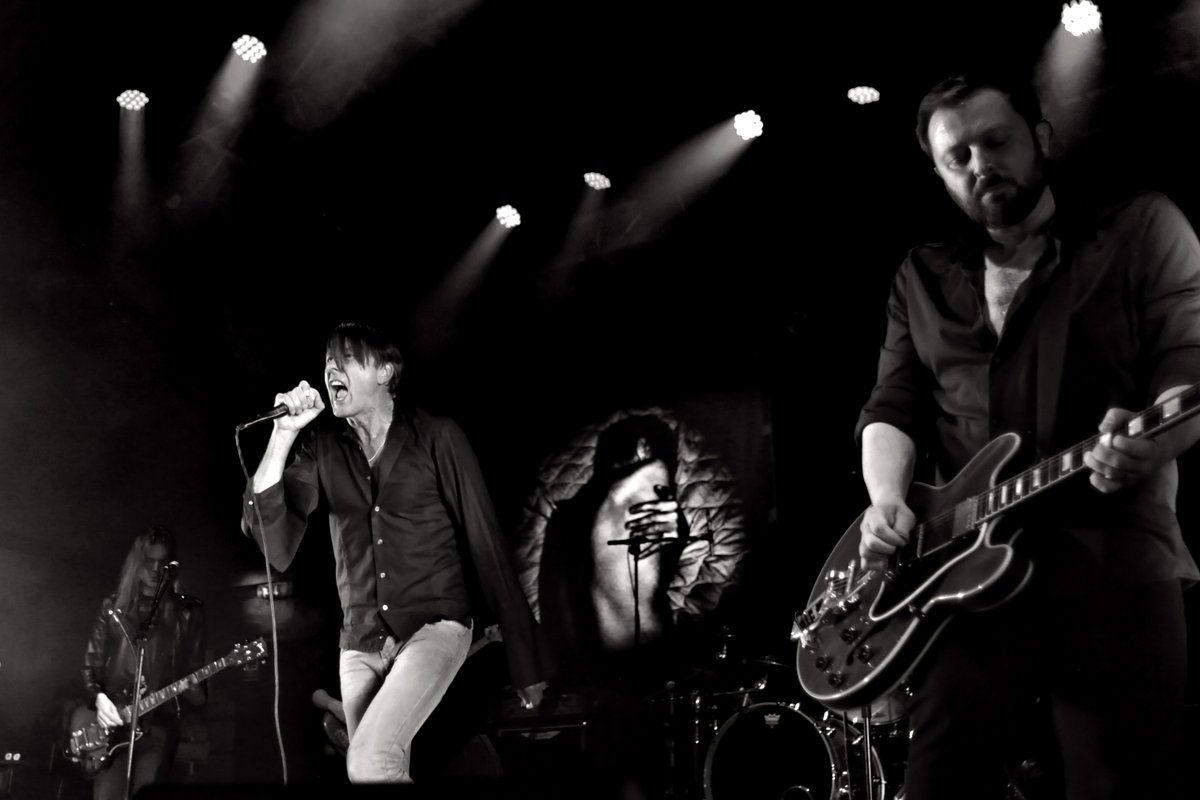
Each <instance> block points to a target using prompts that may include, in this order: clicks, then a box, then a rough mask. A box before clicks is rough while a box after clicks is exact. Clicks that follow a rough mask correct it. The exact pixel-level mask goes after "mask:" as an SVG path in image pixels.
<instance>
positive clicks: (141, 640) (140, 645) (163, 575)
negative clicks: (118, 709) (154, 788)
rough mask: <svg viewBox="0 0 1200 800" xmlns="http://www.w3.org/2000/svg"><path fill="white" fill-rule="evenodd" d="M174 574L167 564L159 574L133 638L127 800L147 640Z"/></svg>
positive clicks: (171, 566) (130, 783)
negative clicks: (134, 664)
mask: <svg viewBox="0 0 1200 800" xmlns="http://www.w3.org/2000/svg"><path fill="white" fill-rule="evenodd" d="M174 572H175V567H174V565H173V564H167V565H165V566H164V567H163V569H162V572H160V573H159V574H158V588H157V589H156V590H155V591H154V604H153V605H151V606H150V613H149V614H147V615H146V618H145V619H144V620H142V624H141V625H139V626H138V630H137V635H136V636H134V637H133V643H134V646H135V647H136V648H137V668H136V669H135V670H134V674H133V702H132V703H131V704H130V705H129V752H128V753H127V754H126V755H127V758H126V759H125V800H129V797H130V791H131V790H132V788H133V786H132V782H133V745H134V742H136V741H137V734H138V718H139V716H140V715H139V714H138V710H139V707H140V705H141V700H142V692H141V688H142V665H143V663H144V661H145V657H146V640H147V639H149V638H150V633H151V631H153V630H154V623H155V621H156V618H157V615H158V605H159V603H161V602H162V598H163V595H164V594H166V592H167V589H168V587H170V585H171V577H172V576H173V575H174Z"/></svg>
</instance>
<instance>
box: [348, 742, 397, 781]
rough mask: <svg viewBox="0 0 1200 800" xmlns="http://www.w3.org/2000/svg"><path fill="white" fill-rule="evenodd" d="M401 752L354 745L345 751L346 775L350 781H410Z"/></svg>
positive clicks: (351, 744)
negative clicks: (380, 750) (382, 750)
mask: <svg viewBox="0 0 1200 800" xmlns="http://www.w3.org/2000/svg"><path fill="white" fill-rule="evenodd" d="M404 755H405V754H404V753H403V752H382V753H381V752H379V751H378V750H372V749H371V748H367V747H361V746H360V747H355V746H354V741H353V740H351V742H350V748H349V750H347V751H346V777H348V778H349V779H350V782H351V783H411V782H412V779H411V778H409V776H408V768H407V765H406V764H405V763H404V761H405V759H404Z"/></svg>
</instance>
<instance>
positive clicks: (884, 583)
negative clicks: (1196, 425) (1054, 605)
mask: <svg viewBox="0 0 1200 800" xmlns="http://www.w3.org/2000/svg"><path fill="white" fill-rule="evenodd" d="M1197 411H1200V384H1196V385H1194V386H1190V387H1188V388H1187V389H1185V390H1184V391H1183V392H1182V393H1180V394H1178V395H1176V396H1174V397H1172V398H1170V399H1168V400H1165V401H1163V402H1162V403H1159V404H1157V405H1155V406H1153V407H1151V408H1149V409H1147V410H1145V411H1143V412H1141V413H1140V414H1137V415H1135V416H1133V417H1131V418H1130V419H1129V420H1128V421H1127V422H1126V423H1125V424H1124V426H1123V427H1122V428H1120V429H1118V430H1117V431H1116V433H1118V434H1120V435H1123V436H1127V437H1130V438H1142V437H1150V436H1156V435H1158V434H1160V433H1162V432H1164V431H1165V430H1167V429H1168V428H1171V427H1173V426H1175V425H1177V424H1178V423H1180V422H1182V421H1183V420H1185V419H1187V418H1188V417H1190V416H1192V415H1193V414H1195V413H1196V412H1197ZM1099 438H1100V437H1099V436H1093V437H1091V438H1090V439H1088V440H1087V441H1085V442H1082V443H1081V444H1078V445H1076V446H1074V447H1071V448H1069V449H1067V450H1064V451H1062V452H1061V453H1059V454H1058V455H1055V456H1053V457H1051V458H1048V459H1046V460H1044V461H1041V462H1038V463H1037V464H1035V465H1034V466H1032V467H1031V468H1029V469H1027V470H1025V471H1023V472H1021V473H1020V474H1018V475H1015V476H1014V477H1011V478H1008V479H1007V480H1004V481H1001V482H999V483H997V478H998V476H999V474H1000V472H1001V470H1002V469H1003V468H1004V466H1005V465H1006V464H1007V463H1008V461H1009V460H1010V459H1011V458H1012V457H1013V455H1014V454H1015V453H1016V452H1017V449H1018V448H1019V446H1020V444H1021V439H1020V437H1019V436H1018V435H1017V434H1015V433H1005V434H1002V435H1001V436H998V437H997V438H995V439H993V440H992V441H991V442H989V443H988V444H987V445H986V446H985V447H984V448H983V449H982V450H980V451H979V453H978V454H977V455H976V456H975V457H974V458H972V459H971V461H970V463H968V464H967V465H966V466H965V467H963V469H962V471H961V472H959V473H958V474H957V475H956V476H954V478H953V479H952V480H951V481H950V482H949V483H947V484H945V485H943V486H938V487H934V486H929V485H927V484H923V483H919V482H914V483H913V485H912V489H911V490H910V492H909V495H908V498H907V504H908V506H909V508H911V509H912V511H913V513H914V514H915V515H916V517H917V519H918V521H919V522H918V524H917V525H916V526H915V527H914V528H913V529H912V531H911V532H910V535H909V542H908V544H907V545H905V546H904V547H903V548H900V549H898V550H897V551H896V552H895V553H894V554H893V555H892V557H891V558H890V559H889V561H888V566H887V568H886V569H859V568H858V565H859V554H858V545H859V541H860V539H861V536H862V534H861V531H860V526H861V525H862V521H863V517H864V516H865V515H866V512H865V511H864V512H863V513H862V514H860V515H859V516H858V519H856V520H855V521H854V523H853V524H852V525H851V526H850V527H849V528H848V529H847V530H846V532H845V533H844V534H842V537H841V539H840V540H839V541H838V543H837V545H836V546H835V547H834V549H833V553H832V554H831V555H830V557H829V559H828V560H827V561H826V562H825V565H824V567H823V568H822V571H821V577H820V578H819V579H818V581H817V583H816V586H814V587H813V590H812V593H811V594H810V596H809V600H808V605H807V606H806V607H805V608H804V609H803V610H801V611H798V612H797V613H796V615H795V626H794V627H793V630H792V634H793V638H794V639H796V640H797V642H798V644H797V647H796V672H797V675H798V676H799V678H800V685H801V686H802V687H803V689H804V691H805V692H806V693H807V694H808V695H809V696H810V697H812V698H813V699H814V700H817V701H818V702H820V703H822V704H824V705H826V706H828V707H829V708H832V709H835V710H851V709H856V708H863V707H866V706H869V705H870V704H871V703H873V702H874V701H876V700H878V699H879V698H881V697H883V696H884V695H886V694H888V693H889V692H891V691H892V690H893V689H895V688H896V686H897V684H899V683H900V681H901V680H902V679H903V678H904V677H905V676H906V675H907V673H908V672H909V671H910V670H911V669H912V668H913V667H914V666H916V664H917V663H918V661H919V660H920V658H921V657H922V656H923V655H924V654H925V652H926V650H928V648H929V646H930V645H931V644H932V643H933V641H934V638H935V637H936V636H937V634H938V633H939V632H940V631H941V629H942V628H943V627H944V626H945V624H946V623H947V622H949V621H950V619H951V618H952V617H953V616H954V615H955V614H956V613H958V612H961V611H980V610H983V609H987V608H992V607H994V606H998V605H1000V604H1002V603H1004V602H1005V601H1007V600H1009V599H1010V598H1012V597H1013V596H1014V595H1016V594H1017V592H1019V591H1020V590H1021V589H1022V588H1023V587H1024V586H1025V584H1026V582H1028V580H1029V577H1030V575H1031V574H1032V571H1033V565H1032V564H1030V563H1028V562H1027V561H1025V560H1023V559H1021V558H1019V557H1018V556H1017V555H1016V553H1015V552H1014V551H1013V548H1012V546H1011V545H1012V542H1013V541H1014V540H1015V539H1016V538H1017V536H1018V535H1019V534H1020V533H1021V531H1020V529H1013V528H1012V526H1005V527H1003V528H1001V527H999V523H1000V520H1001V517H1002V516H1003V514H1004V512H1006V511H1008V510H1009V509H1010V508H1013V507H1014V506H1017V505H1019V504H1021V503H1024V502H1025V501H1026V500H1029V499H1030V498H1032V497H1035V496H1036V495H1039V494H1041V493H1042V492H1044V491H1046V490H1048V489H1050V488H1051V487H1052V486H1055V485H1057V484H1058V483H1060V482H1061V481H1064V480H1066V479H1067V478H1069V477H1071V476H1072V475H1074V474H1076V473H1078V472H1086V471H1088V470H1087V468H1086V467H1085V465H1084V463H1083V455H1084V453H1087V452H1089V451H1091V450H1092V449H1093V448H1095V446H1096V445H1097V443H1098V442H1099Z"/></svg>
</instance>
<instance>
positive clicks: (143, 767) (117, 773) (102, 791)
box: [92, 725, 179, 800]
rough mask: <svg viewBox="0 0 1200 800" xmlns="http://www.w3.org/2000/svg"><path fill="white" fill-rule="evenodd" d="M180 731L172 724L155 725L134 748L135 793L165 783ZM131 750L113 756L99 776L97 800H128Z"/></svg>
mask: <svg viewBox="0 0 1200 800" xmlns="http://www.w3.org/2000/svg"><path fill="white" fill-rule="evenodd" d="M178 743H179V732H178V731H177V730H176V729H175V728H174V727H173V726H171V725H153V726H152V727H149V728H147V729H146V732H145V734H144V735H143V736H142V738H140V739H138V741H137V744H136V745H134V749H133V791H132V792H130V794H129V796H130V797H133V796H135V795H136V794H137V791H138V789H141V788H142V787H143V786H146V785H147V784H151V783H162V782H163V781H165V780H166V779H167V776H168V775H169V774H170V772H171V764H172V762H173V761H174V760H175V748H176V746H177V744H178ZM128 757H129V749H128V748H127V747H123V748H121V749H120V750H118V751H117V753H116V755H114V756H113V758H112V762H111V763H110V764H109V765H108V767H107V768H106V769H105V770H104V771H103V772H101V773H100V774H99V775H97V776H96V780H95V782H94V785H93V787H92V791H93V795H92V796H93V798H95V800H123V798H124V797H125V766H126V759H127V758H128Z"/></svg>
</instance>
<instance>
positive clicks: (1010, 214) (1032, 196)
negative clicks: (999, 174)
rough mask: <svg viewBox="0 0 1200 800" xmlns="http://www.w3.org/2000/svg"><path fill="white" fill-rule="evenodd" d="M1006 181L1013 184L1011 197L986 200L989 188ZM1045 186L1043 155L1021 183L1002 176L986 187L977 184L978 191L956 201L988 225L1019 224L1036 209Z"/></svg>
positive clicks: (979, 221) (983, 223) (976, 219)
mask: <svg viewBox="0 0 1200 800" xmlns="http://www.w3.org/2000/svg"><path fill="white" fill-rule="evenodd" d="M1005 184H1007V186H1008V187H1009V189H1008V191H1009V192H1010V195H1009V196H1008V197H1005V198H1004V199H1000V200H996V201H993V202H990V203H984V202H983V195H984V194H985V193H986V192H987V191H988V190H989V189H995V188H997V187H1002V186H1004V185H1005ZM1045 190H1046V178H1045V173H1044V171H1043V162H1042V159H1040V158H1039V159H1038V161H1037V164H1035V165H1034V169H1033V174H1032V175H1030V176H1029V180H1027V181H1025V182H1023V183H1018V182H1017V181H1016V180H1012V179H1007V178H1005V179H1001V180H998V181H995V182H992V183H988V184H986V185H984V186H982V187H978V186H977V187H976V193H975V194H974V195H972V196H971V197H970V198H965V199H964V198H960V197H957V196H956V197H955V198H954V201H955V202H956V203H957V204H958V207H959V208H961V209H962V210H963V212H964V213H965V214H966V215H967V216H968V217H970V218H971V219H972V220H974V221H975V222H978V223H979V224H980V225H984V226H986V227H988V228H1007V227H1009V226H1011V225H1016V224H1017V223H1019V222H1021V221H1022V220H1024V219H1025V218H1026V217H1028V216H1029V215H1030V214H1031V213H1033V209H1034V208H1035V207H1036V206H1037V204H1038V201H1039V200H1041V198H1042V193H1043V192H1045Z"/></svg>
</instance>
